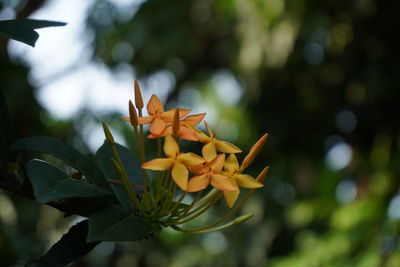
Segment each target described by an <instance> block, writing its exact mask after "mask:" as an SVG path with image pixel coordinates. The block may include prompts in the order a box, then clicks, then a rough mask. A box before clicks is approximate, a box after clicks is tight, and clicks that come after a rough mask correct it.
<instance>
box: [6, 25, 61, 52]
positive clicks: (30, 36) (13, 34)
mask: <svg viewBox="0 0 400 267" xmlns="http://www.w3.org/2000/svg"><path fill="white" fill-rule="evenodd" d="M64 25H66V23H64V22H57V21H48V20H33V19H22V20H3V21H0V35H4V36H7V37H9V38H11V39H14V40H17V41H20V42H23V43H25V44H28V45H30V46H35V43H36V41H37V39H38V38H39V34H38V33H37V32H36V31H34V29H39V28H45V27H54V26H64Z"/></svg>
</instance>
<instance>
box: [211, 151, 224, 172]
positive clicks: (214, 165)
mask: <svg viewBox="0 0 400 267" xmlns="http://www.w3.org/2000/svg"><path fill="white" fill-rule="evenodd" d="M224 163H225V154H219V155H218V156H216V157H215V158H214V159H213V160H212V161H210V162H209V163H207V166H209V167H210V168H211V170H212V171H213V172H214V173H220V172H221V171H222V167H224Z"/></svg>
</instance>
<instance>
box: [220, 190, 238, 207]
mask: <svg viewBox="0 0 400 267" xmlns="http://www.w3.org/2000/svg"><path fill="white" fill-rule="evenodd" d="M239 193H240V192H239V191H224V198H225V202H226V204H227V205H228V207H229V208H232V207H233V205H234V204H235V202H236V200H237V199H238V197H239Z"/></svg>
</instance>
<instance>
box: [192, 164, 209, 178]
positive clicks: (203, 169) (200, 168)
mask: <svg viewBox="0 0 400 267" xmlns="http://www.w3.org/2000/svg"><path fill="white" fill-rule="evenodd" d="M188 169H189V171H190V172H191V173H194V174H196V175H200V174H204V173H207V172H208V171H209V170H210V168H209V167H207V166H204V165H203V164H200V165H195V166H188Z"/></svg>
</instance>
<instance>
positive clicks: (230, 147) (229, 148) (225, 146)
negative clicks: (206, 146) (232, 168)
mask: <svg viewBox="0 0 400 267" xmlns="http://www.w3.org/2000/svg"><path fill="white" fill-rule="evenodd" d="M215 146H216V148H217V150H218V151H221V152H223V153H240V152H242V150H241V149H240V148H238V147H237V146H235V145H234V144H232V143H229V142H225V141H220V140H217V141H216V142H215Z"/></svg>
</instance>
